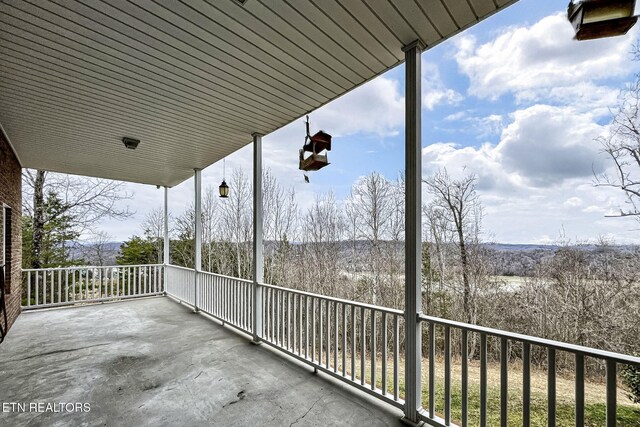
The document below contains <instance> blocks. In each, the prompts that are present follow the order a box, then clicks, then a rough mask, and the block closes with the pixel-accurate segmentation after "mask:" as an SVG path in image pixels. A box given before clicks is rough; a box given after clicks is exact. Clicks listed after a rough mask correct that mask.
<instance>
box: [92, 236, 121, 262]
mask: <svg viewBox="0 0 640 427" xmlns="http://www.w3.org/2000/svg"><path fill="white" fill-rule="evenodd" d="M117 252H118V251H117V249H115V248H114V247H113V236H111V235H110V234H109V233H107V232H106V231H96V232H95V233H93V235H92V236H91V239H90V240H89V241H88V242H87V244H85V245H84V253H85V256H86V258H87V259H86V262H87V263H89V264H90V265H98V266H103V265H110V264H114V261H115V257H116V254H117Z"/></svg>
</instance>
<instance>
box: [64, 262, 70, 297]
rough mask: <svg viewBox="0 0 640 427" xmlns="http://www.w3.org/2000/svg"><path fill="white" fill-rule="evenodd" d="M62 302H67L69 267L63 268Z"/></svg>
mask: <svg viewBox="0 0 640 427" xmlns="http://www.w3.org/2000/svg"><path fill="white" fill-rule="evenodd" d="M64 302H69V269H65V270H64Z"/></svg>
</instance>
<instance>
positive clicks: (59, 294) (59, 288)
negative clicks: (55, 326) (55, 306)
mask: <svg viewBox="0 0 640 427" xmlns="http://www.w3.org/2000/svg"><path fill="white" fill-rule="evenodd" d="M61 302H62V270H58V303H61Z"/></svg>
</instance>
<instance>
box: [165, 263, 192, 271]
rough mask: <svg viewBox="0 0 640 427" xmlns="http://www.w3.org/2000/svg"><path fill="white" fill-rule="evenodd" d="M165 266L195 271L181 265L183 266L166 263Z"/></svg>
mask: <svg viewBox="0 0 640 427" xmlns="http://www.w3.org/2000/svg"><path fill="white" fill-rule="evenodd" d="M167 267H171V268H177V269H178V270H187V271H190V272H192V273H195V272H196V270H194V269H193V268H189V267H183V266H181V265H173V264H167Z"/></svg>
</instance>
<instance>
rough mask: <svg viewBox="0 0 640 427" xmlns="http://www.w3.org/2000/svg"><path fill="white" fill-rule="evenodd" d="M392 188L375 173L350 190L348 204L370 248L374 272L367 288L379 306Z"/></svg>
mask: <svg viewBox="0 0 640 427" xmlns="http://www.w3.org/2000/svg"><path fill="white" fill-rule="evenodd" d="M391 193H392V187H391V184H390V183H389V181H388V180H387V179H386V178H385V177H384V176H383V175H381V174H379V173H377V172H374V173H372V174H370V175H367V176H365V177H362V178H360V179H359V180H358V182H356V183H355V184H354V185H353V187H352V188H351V196H350V200H349V203H350V205H351V206H352V207H353V209H354V211H353V212H352V213H353V214H354V215H355V218H354V219H355V225H356V228H357V230H358V234H359V235H360V236H361V238H363V239H365V240H367V242H368V245H369V259H368V262H367V264H368V266H369V268H370V269H371V270H372V272H371V273H372V275H371V280H370V283H368V285H369V286H368V287H369V288H370V291H371V301H372V302H373V303H374V304H376V303H378V301H377V295H378V293H379V292H380V290H381V287H382V286H383V283H382V281H383V272H382V271H381V267H382V265H383V259H384V258H383V246H385V245H384V243H385V242H384V239H385V237H386V238H388V237H389V226H390V223H391V217H392V215H391V213H392V211H393V200H392V198H391Z"/></svg>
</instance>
